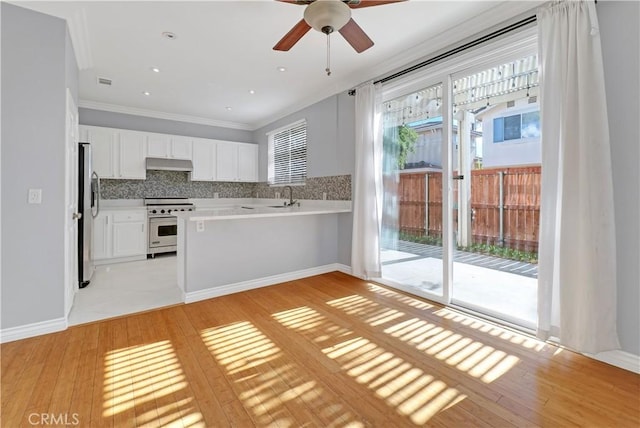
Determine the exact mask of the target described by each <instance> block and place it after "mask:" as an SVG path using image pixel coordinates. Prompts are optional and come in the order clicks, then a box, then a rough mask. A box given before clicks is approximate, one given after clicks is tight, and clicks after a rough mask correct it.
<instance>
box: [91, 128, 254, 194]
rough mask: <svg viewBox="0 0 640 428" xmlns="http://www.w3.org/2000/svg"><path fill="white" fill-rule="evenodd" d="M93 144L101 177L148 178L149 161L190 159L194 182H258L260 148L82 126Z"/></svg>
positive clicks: (177, 136) (228, 142)
mask: <svg viewBox="0 0 640 428" xmlns="http://www.w3.org/2000/svg"><path fill="white" fill-rule="evenodd" d="M80 135H81V137H82V139H83V140H85V141H88V142H89V143H91V146H92V153H93V155H92V158H93V165H94V170H95V171H96V172H97V174H98V175H99V176H100V177H101V178H116V179H134V180H144V179H146V165H145V159H146V158H148V157H151V158H170V159H189V160H191V161H192V162H193V172H192V173H191V180H193V181H242V182H257V181H258V145H257V144H249V143H236V142H232V141H218V140H210V139H206V138H192V137H183V136H179V135H166V134H157V133H151V132H141V131H130V130H124V129H116V128H102V127H99V126H87V125H81V126H80Z"/></svg>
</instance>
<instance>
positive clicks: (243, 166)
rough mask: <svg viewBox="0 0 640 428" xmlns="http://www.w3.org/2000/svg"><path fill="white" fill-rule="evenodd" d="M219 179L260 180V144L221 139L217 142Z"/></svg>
mask: <svg viewBox="0 0 640 428" xmlns="http://www.w3.org/2000/svg"><path fill="white" fill-rule="evenodd" d="M216 155H217V158H216V180H217V181H247V182H255V181H258V146H257V145H256V144H247V143H233V142H229V141H219V142H218V143H217V144H216Z"/></svg>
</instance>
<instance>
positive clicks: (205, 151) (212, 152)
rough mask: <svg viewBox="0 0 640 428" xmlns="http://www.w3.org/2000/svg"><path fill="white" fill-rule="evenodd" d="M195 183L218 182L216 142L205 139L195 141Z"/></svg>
mask: <svg viewBox="0 0 640 428" xmlns="http://www.w3.org/2000/svg"><path fill="white" fill-rule="evenodd" d="M191 180H193V181H215V180H216V142H215V141H212V140H206V139H204V138H194V140H193V172H192V173H191Z"/></svg>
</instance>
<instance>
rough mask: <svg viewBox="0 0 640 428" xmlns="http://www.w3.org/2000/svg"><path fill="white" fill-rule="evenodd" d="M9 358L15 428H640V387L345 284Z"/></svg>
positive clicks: (274, 293) (336, 276)
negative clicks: (53, 427)
mask: <svg viewBox="0 0 640 428" xmlns="http://www.w3.org/2000/svg"><path fill="white" fill-rule="evenodd" d="M0 351H1V352H2V361H1V362H2V421H1V426H3V427H18V426H33V425H34V422H40V425H45V424H44V423H41V422H42V418H43V417H46V418H47V419H46V420H47V422H56V423H57V425H64V424H65V423H67V426H73V425H75V426H82V427H98V426H117V427H136V426H149V427H151V426H176V427H183V426H184V427H200V426H202V427H205V426H206V427H218V426H220V427H224V426H237V427H247V426H278V427H280V426H282V427H300V426H319V427H337V426H350V427H359V426H378V427H399V426H415V425H428V426H440V427H460V426H473V427H487V426H492V427H508V426H517V427H528V426H551V427H564V426H594V427H638V426H640V408H639V404H640V403H639V397H640V396H639V394H640V376H638V375H636V374H633V373H631V372H627V371H625V370H622V369H619V368H616V367H613V366H609V365H606V364H604V363H601V362H598V361H595V360H592V359H589V358H586V357H584V356H581V355H578V354H575V353H572V352H569V351H566V350H562V349H559V348H557V347H554V346H551V345H548V344H544V343H541V342H539V341H537V340H535V339H532V338H529V337H526V336H522V335H519V334H517V333H513V332H510V331H508V330H504V329H501V328H498V327H496V326H493V325H491V324H487V323H484V322H481V321H478V320H476V319H474V318H470V317H468V316H465V315H460V314H458V313H456V312H453V311H451V310H449V309H446V308H442V307H441V306H438V305H435V304H432V303H429V302H427V301H424V300H421V299H417V298H413V297H410V296H407V295H404V294H401V293H398V292H396V291H392V290H389V289H387V288H384V287H381V286H378V285H375V284H372V283H368V282H365V281H360V280H358V279H355V278H353V277H350V276H347V275H344V274H341V273H337V272H335V273H330V274H326V275H320V276H316V277H312V278H307V279H304V280H300V281H293V282H289V283H285V284H280V285H276V286H272V287H267V288H262V289H258V290H253V291H249V292H244V293H239V294H235V295H230V296H225V297H220V298H217V299H211V300H206V301H202V302H198V303H193V304H190V305H177V306H173V307H169V308H164V309H160V310H156V311H152V312H147V313H143V314H137V315H131V316H127V317H123V318H117V319H112V320H106V321H101V322H96V323H91V324H85V325H79V326H75V327H71V328H69V329H68V330H66V331H64V332H60V333H55V334H49V335H45V336H40V337H35V338H31V339H25V340H21V341H16V342H11V343H6V344H3V345H2V346H1V348H0Z"/></svg>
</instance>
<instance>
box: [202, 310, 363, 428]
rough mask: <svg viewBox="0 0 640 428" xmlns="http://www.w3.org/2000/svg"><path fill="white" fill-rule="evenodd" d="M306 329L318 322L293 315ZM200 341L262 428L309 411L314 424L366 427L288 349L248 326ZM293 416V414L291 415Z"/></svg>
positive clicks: (223, 329)
mask: <svg viewBox="0 0 640 428" xmlns="http://www.w3.org/2000/svg"><path fill="white" fill-rule="evenodd" d="M289 316H290V320H291V323H293V324H295V325H297V326H298V328H300V329H308V328H313V327H310V326H312V325H314V323H315V322H316V321H314V319H313V317H309V316H308V314H305V313H304V312H296V311H293V312H291V313H290V314H289ZM200 337H201V339H202V341H203V342H204V344H205V345H206V346H207V348H208V349H209V351H210V352H211V353H212V355H213V356H214V357H215V359H216V360H217V361H218V363H219V364H220V365H221V366H223V367H224V368H225V370H226V372H227V374H228V376H229V379H230V380H231V381H232V382H233V383H234V384H235V388H236V389H237V392H236V393H237V394H238V396H239V398H240V399H241V400H242V402H243V405H244V407H245V408H246V409H247V410H249V411H250V412H251V414H252V415H253V418H254V421H255V422H256V423H257V424H258V425H267V426H292V424H293V421H294V418H293V417H292V416H291V414H292V413H293V412H296V418H298V417H299V414H297V413H298V412H307V410H306V409H307V408H311V409H313V415H309V419H310V421H313V422H314V423H313V424H317V422H318V420H319V421H321V422H322V424H324V425H327V426H330V425H335V426H354V427H361V426H362V424H361V423H360V422H359V421H358V420H357V418H356V416H355V415H354V414H353V413H352V412H351V411H350V410H349V409H348V408H347V407H346V406H345V405H343V404H342V403H337V402H331V401H328V400H327V398H326V394H325V391H324V390H323V388H322V386H321V385H320V384H319V383H318V382H317V381H316V380H315V379H313V377H312V376H309V375H308V374H307V373H306V372H305V370H304V368H302V367H300V366H298V365H297V364H295V363H291V362H290V360H289V359H285V357H284V353H283V351H282V349H280V348H279V347H278V346H276V344H274V343H273V342H272V341H271V340H270V339H269V338H268V337H267V336H266V335H265V334H264V333H263V332H262V331H261V330H260V329H258V328H257V327H256V326H255V325H253V324H252V323H250V322H248V321H239V322H235V323H232V324H228V325H224V326H220V327H213V328H208V329H205V330H202V331H201V332H200ZM290 412H291V413H290Z"/></svg>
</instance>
